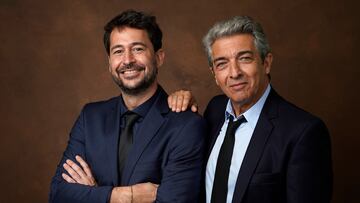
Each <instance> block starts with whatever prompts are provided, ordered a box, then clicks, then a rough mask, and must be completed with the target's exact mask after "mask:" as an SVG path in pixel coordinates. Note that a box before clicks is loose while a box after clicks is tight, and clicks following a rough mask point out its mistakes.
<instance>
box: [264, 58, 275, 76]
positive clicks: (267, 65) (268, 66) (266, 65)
mask: <svg viewBox="0 0 360 203" xmlns="http://www.w3.org/2000/svg"><path fill="white" fill-rule="evenodd" d="M272 61H273V55H272V54H271V53H268V54H267V55H266V57H265V59H264V68H265V73H266V74H270V71H271V64H272Z"/></svg>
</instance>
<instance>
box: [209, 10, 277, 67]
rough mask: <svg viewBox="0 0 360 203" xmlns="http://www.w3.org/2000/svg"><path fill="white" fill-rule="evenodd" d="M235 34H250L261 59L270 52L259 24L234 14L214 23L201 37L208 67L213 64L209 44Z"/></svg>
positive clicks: (249, 18)
mask: <svg viewBox="0 0 360 203" xmlns="http://www.w3.org/2000/svg"><path fill="white" fill-rule="evenodd" d="M236 34H251V35H252V36H253V37H254V44H255V47H256V49H257V50H258V51H259V53H260V57H261V60H262V61H263V62H264V59H265V57H266V55H267V54H268V53H270V46H269V44H268V41H267V39H266V36H265V33H264V31H263V29H262V27H261V25H260V24H259V23H258V22H255V21H254V20H253V19H252V18H251V17H249V16H235V17H233V18H231V19H229V20H225V21H221V22H218V23H216V24H215V25H214V26H213V27H212V28H211V29H210V30H209V31H208V33H207V34H206V35H205V37H204V38H203V45H204V48H205V52H206V55H207V57H208V62H209V65H210V67H212V66H213V64H212V60H213V59H212V50H211V46H212V45H213V44H214V42H215V41H216V40H217V39H219V38H222V37H228V36H232V35H236Z"/></svg>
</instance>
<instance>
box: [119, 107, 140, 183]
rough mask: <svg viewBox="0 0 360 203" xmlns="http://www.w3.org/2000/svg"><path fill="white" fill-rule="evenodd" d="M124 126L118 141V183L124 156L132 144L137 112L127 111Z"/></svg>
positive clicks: (124, 160) (137, 116) (123, 164)
mask: <svg viewBox="0 0 360 203" xmlns="http://www.w3.org/2000/svg"><path fill="white" fill-rule="evenodd" d="M124 116H125V119H124V120H125V127H124V128H123V129H122V130H121V135H120V141H119V166H118V170H119V171H118V173H119V184H120V182H121V174H122V172H123V169H124V166H125V162H126V157H127V154H128V152H129V149H130V148H131V145H132V144H133V126H134V124H135V122H136V120H137V119H138V118H139V117H140V116H139V115H138V114H136V113H134V112H132V111H128V112H127V113H126V114H125V115H124Z"/></svg>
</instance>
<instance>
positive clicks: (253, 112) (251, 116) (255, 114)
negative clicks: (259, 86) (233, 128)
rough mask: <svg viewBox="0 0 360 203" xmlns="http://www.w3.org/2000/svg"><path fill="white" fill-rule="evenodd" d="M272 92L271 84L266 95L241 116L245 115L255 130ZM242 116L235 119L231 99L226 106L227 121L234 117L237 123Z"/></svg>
mask: <svg viewBox="0 0 360 203" xmlns="http://www.w3.org/2000/svg"><path fill="white" fill-rule="evenodd" d="M270 90H271V86H270V84H269V85H268V86H267V87H266V90H265V92H264V94H263V95H262V96H261V97H260V99H259V100H258V101H257V102H256V103H255V104H254V105H253V106H252V107H250V108H249V109H248V110H247V111H245V112H244V113H243V114H241V115H244V117H245V118H246V121H247V123H249V124H250V125H251V127H252V128H253V129H255V126H256V123H257V121H258V119H259V116H260V113H261V110H262V108H263V107H264V104H265V101H266V98H267V97H268V95H269V93H270ZM241 115H239V116H238V117H235V113H234V111H233V108H232V105H231V101H230V99H229V100H228V102H227V105H226V110H225V119H226V120H227V119H229V117H230V116H233V117H234V118H236V119H234V121H236V120H237V119H239V118H240V116H241Z"/></svg>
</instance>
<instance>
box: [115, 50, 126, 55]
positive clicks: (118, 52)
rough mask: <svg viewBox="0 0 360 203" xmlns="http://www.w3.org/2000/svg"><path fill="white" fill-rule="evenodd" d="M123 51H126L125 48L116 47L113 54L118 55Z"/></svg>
mask: <svg viewBox="0 0 360 203" xmlns="http://www.w3.org/2000/svg"><path fill="white" fill-rule="evenodd" d="M122 53H124V50H123V49H115V50H114V51H113V54H117V55H119V54H122Z"/></svg>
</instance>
